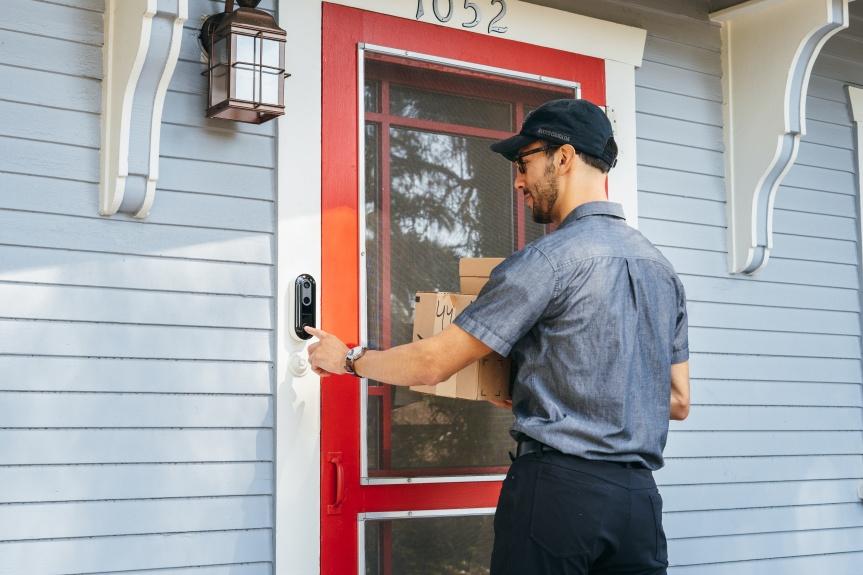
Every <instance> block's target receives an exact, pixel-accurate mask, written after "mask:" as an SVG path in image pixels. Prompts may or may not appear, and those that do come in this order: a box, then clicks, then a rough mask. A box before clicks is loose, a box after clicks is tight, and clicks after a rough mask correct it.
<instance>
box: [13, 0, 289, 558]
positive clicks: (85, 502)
mask: <svg viewBox="0 0 863 575" xmlns="http://www.w3.org/2000/svg"><path fill="white" fill-rule="evenodd" d="M264 7H265V8H270V9H271V8H272V7H273V2H272V1H268V2H265V3H264ZM222 9H223V6H222V4H221V3H219V2H213V1H210V0H193V1H191V2H190V15H189V21H188V23H187V25H186V28H185V29H184V32H183V49H182V58H183V61H182V62H181V66H180V70H178V72H177V74H176V75H175V77H174V81H173V82H172V84H171V86H170V89H169V92H168V95H167V98H166V105H165V112H164V116H163V119H164V121H163V125H162V129H161V130H162V136H161V159H160V179H159V182H158V191H157V194H156V201H155V204H154V207H153V210H152V213H151V215H150V216H149V217H148V218H147V219H145V220H143V221H139V220H136V219H134V218H132V217H129V216H127V215H122V214H118V215H116V216H112V217H110V218H103V217H100V216H99V215H98V194H99V191H98V185H99V146H100V108H101V75H102V43H103V41H104V39H103V33H102V25H103V24H102V21H103V14H102V12H103V10H104V3H103V2H102V0H52V1H51V2H42V1H37V0H28V1H25V2H17V3H15V5H14V6H11V5H10V6H9V10H8V11H7V13H6V17H5V18H4V24H3V26H0V28H2V29H0V44H2V45H3V47H4V48H3V51H2V52H0V77H2V79H3V81H2V82H0V190H2V194H0V374H2V377H0V421H2V424H0V485H2V486H3V488H2V489H0V574H4V575H5V574H10V575H19V574H22V573H27V574H28V575H55V574H56V575H59V574H61V573H62V574H68V573H100V574H107V573H120V572H122V573H127V574H142V573H148V574H152V573H158V574H160V575H181V574H182V575H229V574H230V575H271V573H272V559H273V549H272V540H273V533H272V529H273V525H274V522H273V516H272V515H273V508H274V507H273V473H274V472H273V457H274V446H273V443H274V439H273V419H274V416H273V402H272V389H273V374H272V368H273V358H272V349H273V342H272V337H273V283H274V282H273V278H274V276H273V234H274V233H275V216H274V198H275V174H274V166H275V138H274V135H275V125H274V124H265V125H263V126H251V125H238V124H236V123H231V122H219V121H214V120H207V119H206V118H205V117H204V108H205V97H204V91H205V79H204V78H203V77H202V76H201V75H200V71H201V64H200V62H199V61H198V58H199V48H198V45H197V41H196V38H195V37H196V35H197V28H198V27H199V26H200V19H201V16H202V15H204V14H209V13H214V12H218V11H220V10H222ZM184 76H185V77H184Z"/></svg>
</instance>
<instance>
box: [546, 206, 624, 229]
mask: <svg viewBox="0 0 863 575" xmlns="http://www.w3.org/2000/svg"><path fill="white" fill-rule="evenodd" d="M587 216H611V217H614V218H620V219H621V220H625V219H626V216H625V215H624V214H623V206H621V205H620V204H618V203H616V202H606V201H598V202H587V203H586V204H581V205H580V206H578V207H577V208H575V209H574V210H572V211H571V212H569V214H568V215H567V216H566V217H565V218H564V219H563V221H562V222H561V223H560V226H559V227H561V228H562V227H563V226H566V225H569V224H571V223H572V222H574V221H576V220H580V219H581V218H586V217H587Z"/></svg>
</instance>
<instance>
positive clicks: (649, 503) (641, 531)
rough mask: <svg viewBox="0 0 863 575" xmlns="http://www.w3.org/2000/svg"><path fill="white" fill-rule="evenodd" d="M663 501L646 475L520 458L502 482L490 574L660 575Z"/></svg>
mask: <svg viewBox="0 0 863 575" xmlns="http://www.w3.org/2000/svg"><path fill="white" fill-rule="evenodd" d="M667 567H668V552H667V547H666V541H665V532H664V531H663V530H662V498H661V497H660V495H659V491H658V490H657V488H656V483H655V482H654V480H653V474H652V473H651V472H650V471H649V470H647V469H639V468H627V467H623V466H620V465H617V464H615V463H607V462H598V461H588V460H586V459H582V458H577V457H573V456H569V455H564V454H562V453H558V452H542V453H531V454H528V455H523V456H521V457H519V458H518V459H516V460H515V461H514V462H513V464H512V467H510V470H509V473H508V474H507V476H506V479H505V480H504V482H503V489H502V490H501V493H500V501H499V502H498V506H497V512H496V513H495V516H494V550H493V552H492V558H491V575H588V574H589V575H617V574H624V573H625V574H627V575H665V573H666V568H667Z"/></svg>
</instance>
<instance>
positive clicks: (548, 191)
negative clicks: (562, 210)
mask: <svg viewBox="0 0 863 575" xmlns="http://www.w3.org/2000/svg"><path fill="white" fill-rule="evenodd" d="M527 192H528V193H529V194H530V197H531V198H533V207H532V208H531V212H532V216H533V221H534V222H536V223H537V224H550V223H551V222H552V216H551V213H552V210H553V209H554V204H556V203H557V196H558V194H559V193H560V186H558V184H557V179H556V178H555V177H554V163H553V162H548V164H547V165H546V166H545V173H544V174H543V177H542V180H540V181H539V182H537V183H536V184H535V185H533V186H531V187H529V188H527Z"/></svg>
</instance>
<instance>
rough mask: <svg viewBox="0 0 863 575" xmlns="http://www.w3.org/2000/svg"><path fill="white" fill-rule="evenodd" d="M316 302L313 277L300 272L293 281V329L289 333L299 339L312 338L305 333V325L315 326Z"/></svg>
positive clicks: (315, 286) (316, 318) (316, 320)
mask: <svg viewBox="0 0 863 575" xmlns="http://www.w3.org/2000/svg"><path fill="white" fill-rule="evenodd" d="M317 304H318V297H317V285H316V284H315V278H313V277H312V276H310V275H309V274H301V275H299V276H297V279H296V280H295V281H294V329H293V332H292V333H291V335H293V336H294V337H296V338H297V339H299V340H303V341H305V340H307V339H312V335H311V334H308V333H306V331H305V329H303V328H305V327H306V326H310V327H317V325H318V324H317V322H318V317H317V312H316V311H315V310H316V308H317Z"/></svg>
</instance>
